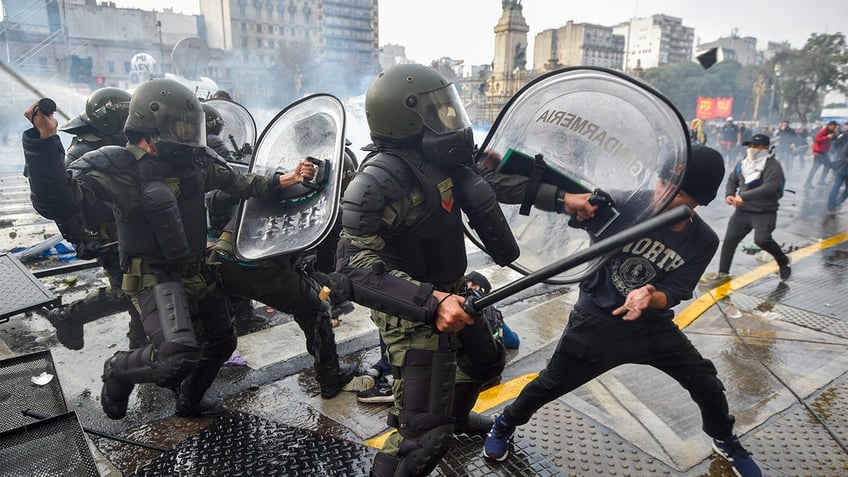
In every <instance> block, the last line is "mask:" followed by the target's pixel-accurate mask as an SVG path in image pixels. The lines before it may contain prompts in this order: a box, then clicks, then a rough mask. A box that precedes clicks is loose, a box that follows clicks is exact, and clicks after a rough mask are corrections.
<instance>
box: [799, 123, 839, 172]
mask: <svg viewBox="0 0 848 477" xmlns="http://www.w3.org/2000/svg"><path fill="white" fill-rule="evenodd" d="M838 135H839V123H837V122H836V121H830V122H829V123H827V126H825V127H823V128H821V130H820V131H819V132H817V133H816V136H815V137H814V138H813V165H812V166H811V167H810V173H809V174H807V181H806V182H805V183H804V185H805V186H807V187H809V188H813V187H815V186H814V185H813V177H815V175H816V171H818V170H819V167H822V173H821V176H819V184H818V185H820V186H821V185H825V181H824V180H825V178H827V172H828V171H829V170H830V143H831V142H833V140H834V139H835V138H836V136H838Z"/></svg>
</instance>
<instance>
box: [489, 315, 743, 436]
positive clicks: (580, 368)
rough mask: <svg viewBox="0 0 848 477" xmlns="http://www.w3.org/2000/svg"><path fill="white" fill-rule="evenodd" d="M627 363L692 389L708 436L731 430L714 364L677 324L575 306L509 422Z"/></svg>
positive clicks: (522, 421) (506, 411) (507, 411)
mask: <svg viewBox="0 0 848 477" xmlns="http://www.w3.org/2000/svg"><path fill="white" fill-rule="evenodd" d="M627 363H632V364H645V365H648V366H653V367H654V368H656V369H658V370H660V371H662V372H664V373H666V374H667V375H669V376H671V377H672V378H674V380H675V381H677V382H678V383H680V385H681V386H683V388H685V389H686V390H687V391H689V395H690V396H691V397H692V400H693V401H695V403H696V404H697V405H698V407H699V408H700V410H701V417H702V420H703V430H704V432H706V433H707V434H708V435H709V436H711V437H714V438H719V439H721V438H724V437H726V436H728V435H729V434H730V433H731V432H732V431H733V423H734V418H733V416H731V415H730V413H729V411H728V406H727V398H726V397H725V395H724V385H723V384H722V383H721V381H720V380H719V379H718V376H717V372H716V368H715V366H714V365H713V363H712V362H711V361H710V360H708V359H705V358H704V357H703V356H701V354H700V353H699V352H698V350H697V349H695V347H694V346H693V345H692V343H691V342H689V339H688V338H686V335H684V334H683V332H682V331H681V330H680V329H679V328H678V327H677V325H675V324H674V322H672V321H671V320H651V319H641V320H636V321H623V320H622V321H613V320H607V319H603V318H596V317H593V316H591V315H589V314H587V313H584V312H582V311H580V310H579V309H576V308H575V309H574V310H572V312H571V316H570V318H569V321H568V326H567V327H566V328H565V332H563V334H562V337H561V338H560V340H559V344H558V345H557V349H556V351H555V352H554V355H553V356H552V357H551V360H550V361H549V362H548V366H547V367H546V368H545V369H544V370H542V372H541V373H539V376H538V377H537V378H536V379H534V380H533V381H531V382H530V383H529V384H528V385H527V386H525V387H524V389H523V390H522V391H521V394H520V395H519V396H518V398H517V399H516V400H515V401H514V402H513V403H512V404H510V405H509V406H507V407H506V409H504V415H505V416H506V420H507V422H509V423H510V424H513V425H522V424H526V423H527V422H528V421H529V420H530V417H531V416H532V415H533V413H535V412H536V411H537V410H538V409H539V408H541V407H542V406H543V405H545V404H547V403H549V402H551V401H553V400H554V399H557V398H558V397H560V396H562V395H564V394H566V393H568V392H570V391H572V390H574V389H576V388H578V387H580V386H581V385H583V384H585V383H587V382H589V381H590V380H592V379H594V378H596V377H597V376H600V375H601V374H603V373H604V372H606V371H609V370H610V369H613V368H615V367H617V366H620V365H622V364H627ZM658 404H659V403H658Z"/></svg>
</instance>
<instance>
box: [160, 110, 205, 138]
mask: <svg viewBox="0 0 848 477" xmlns="http://www.w3.org/2000/svg"><path fill="white" fill-rule="evenodd" d="M154 115H155V117H156V129H157V131H158V132H159V140H160V141H168V142H172V143H176V144H183V145H186V146H197V147H206V114H205V113H204V112H203V110H202V109H198V110H196V111H186V110H184V109H180V110H177V109H174V108H168V107H165V106H162V107H160V108H158V110H156V111H154Z"/></svg>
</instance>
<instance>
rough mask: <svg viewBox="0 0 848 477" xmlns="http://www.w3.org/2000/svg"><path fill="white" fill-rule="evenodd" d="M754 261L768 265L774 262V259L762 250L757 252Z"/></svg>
mask: <svg viewBox="0 0 848 477" xmlns="http://www.w3.org/2000/svg"><path fill="white" fill-rule="evenodd" d="M754 259H755V260H756V261H758V262H760V263H768V262H771V261H772V260H774V257H772V256H771V254H770V253H768V252H766V251H765V250H761V251H759V252H757V254H756V255H754Z"/></svg>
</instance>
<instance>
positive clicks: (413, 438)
mask: <svg viewBox="0 0 848 477" xmlns="http://www.w3.org/2000/svg"><path fill="white" fill-rule="evenodd" d="M402 378H403V410H402V411H401V413H400V416H399V417H398V422H399V424H400V425H399V429H398V433H400V435H401V436H403V438H404V440H403V443H402V444H401V449H400V457H401V461H400V464H399V465H398V469H397V474H396V475H404V476H405V475H409V476H425V475H428V474H429V473H430V472H432V471H433V469H434V468H435V467H436V465H438V463H439V461H440V460H441V459H442V457H443V456H444V455H445V454H447V452H448V450H449V449H450V445H451V441H452V439H453V424H454V419H453V417H452V416H451V415H450V412H451V411H452V407H453V389H454V382H455V379H456V353H455V352H453V351H435V352H434V351H427V350H416V349H413V350H409V351H407V352H406V365H405V366H404V368H403V371H402Z"/></svg>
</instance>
